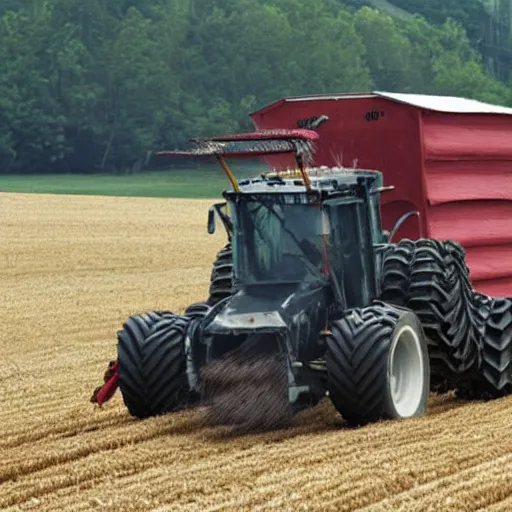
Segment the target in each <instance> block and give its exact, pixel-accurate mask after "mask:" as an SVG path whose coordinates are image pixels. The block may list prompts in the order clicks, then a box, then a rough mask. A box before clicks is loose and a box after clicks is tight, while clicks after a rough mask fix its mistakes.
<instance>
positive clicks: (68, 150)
mask: <svg viewBox="0 0 512 512" xmlns="http://www.w3.org/2000/svg"><path fill="white" fill-rule="evenodd" d="M458 3H459V4H460V2H458ZM448 4H449V2H444V3H443V5H448ZM2 6H3V8H2V11H1V12H2V14H1V17H0V62H1V63H2V64H1V73H0V123H1V126H2V129H1V131H0V173H3V174H7V173H13V172H25V173H27V172H92V171H97V170H103V171H108V172H110V171H112V170H116V169H126V168H133V169H138V168H140V167H141V166H142V165H144V163H145V162H146V159H147V157H148V155H149V154H150V152H151V151H153V150H155V149H158V148H169V147H175V146H177V145H180V144H182V143H183V142H184V141H185V140H186V139H187V138H188V137H190V136H193V135H202V134H212V133H214V132H217V133H218V132H224V131H231V130H240V129H248V128H250V126H251V124H250V120H249V118H248V113H249V112H250V111H251V110H253V109H255V108H257V107H259V106H262V105H264V104H266V103H267V102H271V101H274V100H276V99H278V98H280V97H282V96H285V95H290V94H294V95H295V94H311V93H325V92H344V91H354V90H357V91H361V90H371V89H381V90H389V91H394V92H418V93H420V92H424V93H438V94H455V95H462V96H468V97H473V98H477V99H482V100H487V101H491V102H498V103H502V104H509V103H510V102H511V99H512V98H511V95H510V90H509V89H508V87H506V86H505V85H503V84H501V83H499V82H496V81H495V80H493V79H492V78H491V77H490V76H488V75H487V74H486V73H485V71H484V69H483V66H482V64H481V61H480V57H479V55H478V54H477V53H475V51H474V49H473V48H472V46H471V44H470V41H469V39H468V37H467V35H466V32H465V30H464V29H463V27H462V26H461V25H460V24H458V23H456V22H454V21H452V20H447V21H444V22H443V23H442V24H440V25H432V24H429V23H428V22H427V21H426V20H425V19H424V18H421V17H412V18H411V19H407V20H405V19H393V18H391V17H389V16H388V15H386V14H383V13H381V12H379V11H377V10H372V9H370V8H368V7H361V8H358V9H355V8H354V7H353V6H352V7H350V6H348V5H345V4H340V2H339V1H338V0H214V1H211V0H210V1H207V0H87V1H85V2H84V1H83V0H8V1H4V2H3V3H2ZM445 10H446V9H445ZM446 14H449V11H446V12H445V11H443V14H442V16H441V17H442V18H443V19H444V17H445V16H446ZM438 21H441V19H440V20H438Z"/></svg>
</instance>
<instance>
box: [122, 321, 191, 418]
mask: <svg viewBox="0 0 512 512" xmlns="http://www.w3.org/2000/svg"><path fill="white" fill-rule="evenodd" d="M189 322H190V319H189V318H187V317H182V316H178V315H175V314H174V313H172V312H170V311H160V312H156V311H151V312H147V313H142V314H139V315H132V316H130V317H129V318H128V319H127V320H126V321H125V323H124V324H123V329H122V330H121V331H120V332H119V333H118V362H119V387H120V390H121V394H122V396H123V401H124V403H125V405H126V407H127V408H128V411H129V412H130V414H131V415H132V416H135V417H138V418H146V417H149V416H154V415H157V414H162V413H164V412H168V410H171V409H172V406H173V404H174V403H175V402H177V400H175V398H176V393H175V390H176V389H177V387H180V389H181V384H182V383H183V375H185V377H186V373H185V370H184V367H183V365H181V363H179V361H180V357H181V355H182V354H183V361H184V360H185V359H184V336H185V335H186V328H187V327H188V323H189ZM166 345H168V346H166ZM178 348H179V350H178ZM169 368H171V370H169ZM164 369H165V371H164ZM173 372H174V373H173ZM173 377H174V380H175V381H176V384H171V386H170V388H169V389H166V388H165V385H166V384H167V383H168V382H169V379H171V380H172V379H173ZM159 379H161V381H160V380H159ZM178 382H179V385H178ZM173 400H174V402H173Z"/></svg>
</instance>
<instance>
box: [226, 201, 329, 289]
mask: <svg viewBox="0 0 512 512" xmlns="http://www.w3.org/2000/svg"><path fill="white" fill-rule="evenodd" d="M233 207H234V211H235V216H234V217H235V219H234V220H235V226H234V227H235V232H234V233H235V237H234V244H233V245H234V247H233V249H234V251H235V253H236V257H235V261H236V265H237V268H236V274H237V278H238V280H239V281H240V282H241V283H244V284H256V283H259V284H262V283H276V282H279V283H284V282H288V283H294V282H303V281H310V282H311V281H318V280H319V279H325V276H324V275H323V272H322V270H323V250H322V247H323V243H322V211H321V209H320V207H318V206H312V205H311V204H309V203H308V199H307V197H306V195H305V194H258V195H256V194H254V195H247V196H246V195H243V196H241V197H240V198H239V201H237V202H236V204H234V205H233Z"/></svg>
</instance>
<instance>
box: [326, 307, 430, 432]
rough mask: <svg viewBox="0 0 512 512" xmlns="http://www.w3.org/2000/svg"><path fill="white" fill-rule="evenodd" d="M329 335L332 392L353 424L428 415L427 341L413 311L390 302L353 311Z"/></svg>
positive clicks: (329, 375)
mask: <svg viewBox="0 0 512 512" xmlns="http://www.w3.org/2000/svg"><path fill="white" fill-rule="evenodd" d="M331 332H332V334H330V335H328V336H327V354H326V363H327V374H328V379H329V396H330V398H331V400H332V402H333V404H334V406H335V407H336V409H337V410H338V412H339V413H340V414H341V415H342V416H343V418H344V419H345V420H346V421H347V423H349V424H350V425H353V426H356V425H364V424H366V423H369V422H374V421H378V420H380V419H395V418H409V417H413V416H422V415H423V414H424V413H425V410H426V406H427V400H428V394H429V391H430V366H429V358H428V351H427V342H426V338H425V335H424V333H423V330H422V327H421V324H420V321H419V320H418V318H417V317H416V315H415V314H414V313H412V312H410V311H406V310H399V309H396V308H394V307H391V306H388V305H386V304H380V305H375V306H370V307H367V308H363V309H354V310H352V311H351V312H350V313H349V314H348V315H347V316H345V317H343V318H342V319H341V320H336V321H335V322H334V324H333V326H332V329H331Z"/></svg>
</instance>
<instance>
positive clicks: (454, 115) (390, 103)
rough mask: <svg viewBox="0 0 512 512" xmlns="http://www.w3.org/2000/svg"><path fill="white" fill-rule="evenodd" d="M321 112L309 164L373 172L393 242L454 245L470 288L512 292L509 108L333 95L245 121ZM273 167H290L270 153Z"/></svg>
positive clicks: (296, 123)
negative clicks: (428, 240) (380, 180)
mask: <svg viewBox="0 0 512 512" xmlns="http://www.w3.org/2000/svg"><path fill="white" fill-rule="evenodd" d="M321 115H327V116H328V117H329V120H328V121H327V122H325V123H323V124H321V125H320V126H319V128H318V133H319V134H320V139H319V140H318V141H316V146H317V150H316V155H315V162H314V163H315V165H327V166H344V167H357V168H362V169H376V170H379V171H381V172H382V173H383V175H384V184H385V185H394V186H395V190H394V191H392V192H386V193H384V194H383V195H382V205H383V206H382V217H383V224H384V227H385V228H386V229H391V228H392V226H393V225H394V223H395V222H396V220H397V219H398V218H399V217H400V216H401V215H402V214H404V213H407V212H408V211H411V210H418V211H419V212H420V214H421V216H420V220H418V219H417V217H411V218H409V219H408V220H407V221H406V223H405V224H404V225H403V227H402V228H401V229H400V231H399V233H398V238H413V239H415V238H419V237H420V236H425V237H432V238H439V239H452V240H456V241H458V242H459V243H461V244H462V245H463V246H464V247H465V249H466V251H467V261H468V265H469V267H470V270H471V277H472V281H473V285H474V287H475V289H477V290H479V291H481V292H483V293H487V294H490V295H494V296H512V224H511V220H512V144H511V143H510V141H511V140H512V109H506V108H503V107H497V106H494V105H487V104H483V103H480V102H474V101H472V100H465V99H462V98H446V97H439V96H420V95H407V94H388V93H372V94H340V95H321V96H311V97H301V98H286V99H282V100H279V101H277V102H275V103H273V104H271V105H269V106H267V107H265V108H263V109H261V110H259V111H257V112H254V113H253V114H252V115H251V118H252V120H253V123H254V125H255V126H256V128H257V129H274V128H288V129H292V128H299V127H303V126H307V124H308V122H310V121H311V120H312V119H314V118H316V117H319V116H321ZM267 162H268V164H269V165H271V166H273V167H287V166H290V167H292V166H294V162H293V160H292V159H290V158H289V157H286V156H283V157H269V158H268V159H267Z"/></svg>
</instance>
